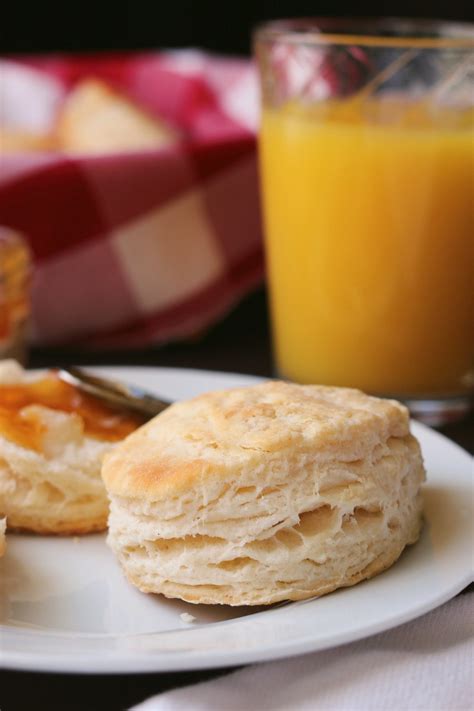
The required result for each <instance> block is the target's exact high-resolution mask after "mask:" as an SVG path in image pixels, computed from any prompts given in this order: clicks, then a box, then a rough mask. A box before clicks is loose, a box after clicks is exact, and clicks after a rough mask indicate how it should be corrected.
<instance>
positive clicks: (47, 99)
mask: <svg viewBox="0 0 474 711" xmlns="http://www.w3.org/2000/svg"><path fill="white" fill-rule="evenodd" d="M91 75H93V76H95V77H98V78H101V79H103V80H105V81H107V82H109V83H110V84H112V85H113V86H115V87H116V88H118V89H119V90H121V91H123V92H124V93H125V94H127V95H128V96H129V97H130V98H132V99H133V100H135V101H137V102H138V104H139V105H141V106H142V107H145V108H146V109H148V110H149V111H150V112H151V113H156V114H157V115H159V116H161V117H163V118H165V119H168V121H169V122H171V124H173V125H175V126H178V127H181V128H182V129H183V132H184V134H185V136H186V139H185V140H184V141H183V142H182V143H180V144H176V145H173V146H170V147H168V148H164V149H160V150H148V151H140V152H134V153H122V154H113V155H110V154H109V155H105V154H104V155H99V156H97V155H95V156H77V155H75V156H65V155H60V154H57V153H56V154H55V153H41V154H40V153H30V154H22V155H18V154H17V155H5V154H4V155H3V156H0V161H1V162H0V224H4V225H7V226H10V227H14V228H17V229H18V230H20V231H21V232H23V233H24V234H25V235H26V236H27V238H28V240H29V242H30V244H31V247H32V249H33V253H34V257H35V262H36V270H35V277H34V285H33V334H34V339H35V341H36V342H40V343H50V344H54V343H63V342H71V341H75V342H83V343H87V344H91V345H101V346H104V345H121V346H131V345H144V344H148V343H152V342H153V343H157V342H165V341H169V340H172V339H178V338H183V337H188V336H191V335H192V334H194V333H196V332H199V331H200V330H201V329H204V328H206V327H207V326H209V325H210V324H211V323H213V322H214V321H216V320H217V319H218V318H220V317H222V316H223V315H224V314H225V313H226V312H227V311H228V310H229V309H230V308H231V307H232V306H233V305H234V304H235V303H236V302H237V301H238V299H239V298H241V297H242V296H243V295H244V294H245V293H246V292H248V291H249V290H250V289H252V288H253V287H254V286H255V285H256V284H257V283H258V282H259V281H260V280H261V278H262V275H263V260H262V249H261V229H260V215H259V206H258V190H257V175H256V160H255V127H256V123H257V105H258V99H257V87H256V78H255V72H254V69H253V67H252V66H251V64H250V63H249V62H247V61H245V60H233V59H223V58H216V57H210V56H208V55H206V54H204V53H202V52H197V51H177V52H166V53H145V54H125V55H123V54H120V55H99V56H85V57H84V56H82V57H64V56H61V57H59V56H58V57H51V56H50V57H45V58H38V59H31V58H28V59H24V60H21V61H20V60H18V61H11V60H4V61H2V62H1V63H0V87H1V94H2V97H1V98H2V101H1V102H0V104H1V108H0V122H3V124H4V125H5V124H6V125H7V126H9V125H10V126H11V125H15V126H17V127H18V126H19V127H21V128H24V129H25V130H42V129H44V128H45V127H47V126H48V124H49V123H51V122H52V121H54V116H55V113H56V111H57V107H58V105H59V104H60V102H61V100H62V99H63V97H64V95H65V93H66V92H67V91H68V89H69V88H70V87H71V86H73V85H74V83H75V82H77V81H78V80H79V79H81V78H84V77H89V76H91Z"/></svg>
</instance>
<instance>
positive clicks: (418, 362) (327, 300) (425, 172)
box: [260, 100, 474, 395]
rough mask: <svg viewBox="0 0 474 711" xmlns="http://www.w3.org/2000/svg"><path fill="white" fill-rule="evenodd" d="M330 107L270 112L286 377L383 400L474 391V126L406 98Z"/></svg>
mask: <svg viewBox="0 0 474 711" xmlns="http://www.w3.org/2000/svg"><path fill="white" fill-rule="evenodd" d="M373 101H375V100H373ZM328 103H329V102H328ZM324 111H325V113H324V114H322V113H321V110H318V111H316V110H315V109H310V108H302V107H299V108H298V107H295V106H293V105H288V106H285V107H283V108H279V109H266V110H265V111H264V114H263V117H262V129H261V146H260V149H261V168H262V181H263V188H264V190H263V195H264V214H265V227H266V230H265V231H266V246H267V259H268V270H269V281H270V294H271V303H272V312H273V324H274V337H275V348H276V358H277V365H278V369H279V372H280V374H281V375H282V376H284V377H288V378H291V379H293V380H296V381H299V382H319V383H325V384H333V385H346V386H355V387H360V388H362V389H365V390H367V391H370V392H373V393H379V394H384V393H386V394H387V393H393V394H399V395H403V394H407V395H411V394H413V395H416V394H420V393H433V394H440V393H441V394H443V393H444V394H449V393H453V392H454V393H459V392H466V391H467V390H468V389H469V388H472V385H473V382H474V381H473V364H474V256H473V242H474V240H473V235H474V230H473V198H474V193H473V138H472V131H471V128H472V124H471V121H470V119H469V117H466V116H464V118H463V120H464V123H462V122H461V119H459V121H458V119H457V118H456V116H455V112H454V111H448V110H446V111H445V112H444V113H443V115H441V114H440V115H439V116H438V119H437V120H436V121H435V122H433V116H432V115H431V114H430V112H429V110H428V107H426V109H425V108H424V107H422V106H419V107H417V108H416V109H412V110H405V109H404V107H402V106H401V105H398V106H397V103H396V102H394V103H392V104H389V103H387V104H386V105H385V106H384V108H383V111H381V112H380V111H378V108H377V106H376V104H375V103H374V104H373V105H372V107H371V106H367V102H366V103H364V105H362V103H360V104H358V103H357V102H354V103H353V104H352V105H351V104H350V103H349V102H346V103H344V102H341V103H339V104H337V103H336V102H334V103H333V104H332V105H329V106H326V108H324ZM371 111H373V112H374V113H375V115H377V116H379V119H378V120H377V121H373V122H371V121H370V118H368V116H369V117H370V114H371ZM377 111H378V113H377ZM381 114H382V115H385V117H386V120H384V121H383V122H381V121H380V115H381ZM458 118H459V117H458Z"/></svg>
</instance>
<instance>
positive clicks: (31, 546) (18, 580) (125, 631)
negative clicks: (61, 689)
mask: <svg viewBox="0 0 474 711" xmlns="http://www.w3.org/2000/svg"><path fill="white" fill-rule="evenodd" d="M95 370H96V371H97V372H99V373H103V374H105V375H111V376H113V377H117V378H121V379H122V380H124V381H128V382H131V383H135V384H137V385H141V386H143V387H146V388H148V389H150V390H151V391H154V392H156V393H157V394H158V395H161V396H163V397H167V398H172V399H180V398H184V397H189V396H192V395H196V394H198V393H201V392H204V391H206V390H214V389H217V388H222V387H231V386H237V385H244V384H250V383H254V382H256V381H257V380H258V379H256V378H251V377H249V376H240V375H227V374H219V373H210V372H206V371H192V370H178V369H167V368H97V369H95ZM413 432H414V434H415V435H416V436H417V437H418V438H419V440H420V442H421V445H422V448H423V454H424V457H425V461H426V466H427V470H428V481H427V484H426V486H425V500H426V525H425V528H424V532H423V535H422V538H421V539H420V541H419V542H418V543H417V544H416V545H415V546H413V547H410V548H409V549H408V550H407V551H406V552H405V553H404V554H403V555H402V557H401V558H400V560H399V561H398V562H397V563H396V564H395V565H394V566H393V567H392V568H391V569H390V570H388V571H386V572H385V573H383V574H382V575H379V576H378V577H376V578H374V579H372V580H370V581H367V582H365V583H360V584H359V585H356V586H355V587H353V588H346V589H344V590H339V591H337V592H335V593H332V594H331V595H327V596H326V597H322V598H320V599H312V600H307V601H304V602H299V603H291V604H287V605H283V606H280V607H275V608H271V609H267V610H265V609H262V608H259V609H252V608H225V607H219V606H216V607H211V606H195V605H189V604H186V603H182V602H179V601H171V600H166V599H165V598H162V597H160V596H153V595H145V594H142V593H140V592H139V591H138V590H136V589H135V588H133V587H132V586H131V585H130V584H128V583H127V582H126V580H125V579H124V578H123V576H122V574H121V572H120V570H119V568H118V565H117V563H116V562H115V560H114V557H113V555H112V553H111V552H110V551H109V549H108V548H107V546H106V545H105V536H102V535H94V536H85V537H82V538H80V539H78V538H76V539H72V538H47V537H33V536H19V535H18V536H14V535H10V536H8V547H7V553H6V556H5V557H4V558H3V559H2V560H1V561H0V622H1V625H0V663H1V666H3V667H4V668H11V669H29V670H42V671H64V672H66V671H69V672H103V673H106V672H122V673H123V672H148V671H172V670H184V669H198V668H206V667H220V666H226V665H237V664H245V663H248V662H255V661H264V660H269V659H276V658H278V657H287V656H291V655H295V654H301V653H303V652H310V651H315V650H319V649H324V648H327V647H334V646H336V645H339V644H343V643H345V642H350V641H353V640H356V639H360V638H362V637H366V636H368V635H371V634H374V633H376V632H381V631H383V630H386V629H389V628H390V627H394V626H395V625H398V624H401V623H402V622H407V621H409V620H412V619H414V618H415V617H418V616H419V615H422V614H423V613H425V612H427V611H428V610H431V609H433V608H434V607H436V606H437V605H441V604H442V603H443V602H445V601H446V600H449V598H451V597H453V595H455V594H456V593H458V592H459V591H460V590H462V589H463V588H464V587H465V586H466V585H468V584H469V583H470V582H471V581H472V579H473V575H472V565H473V561H472V541H473V520H474V515H473V503H472V459H471V457H470V456H469V455H468V454H467V453H466V452H465V451H464V450H462V449H461V448H460V447H458V446H457V445H455V444H453V443H452V442H451V441H449V440H448V439H446V438H445V437H442V436H441V435H440V434H438V433H436V432H434V431H432V430H430V429H428V428H426V427H423V426H422V425H420V424H417V423H414V424H413ZM183 612H188V613H190V614H192V615H194V617H195V618H196V620H195V622H193V623H192V624H189V623H185V622H183V621H182V620H181V617H180V614H181V613H183Z"/></svg>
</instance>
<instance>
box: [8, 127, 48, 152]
mask: <svg viewBox="0 0 474 711" xmlns="http://www.w3.org/2000/svg"><path fill="white" fill-rule="evenodd" d="M54 147H55V144H54V137H53V136H52V135H51V134H48V133H32V132H31V131H30V132H28V131H24V130H18V129H9V128H2V127H0V155H1V154H2V153H31V152H32V151H34V152H38V151H50V150H53V149H54Z"/></svg>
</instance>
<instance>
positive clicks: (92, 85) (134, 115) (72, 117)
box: [56, 79, 177, 153]
mask: <svg viewBox="0 0 474 711" xmlns="http://www.w3.org/2000/svg"><path fill="white" fill-rule="evenodd" d="M56 136H57V140H58V145H59V148H60V150H64V151H66V152H69V153H78V152H79V153H80V152H85V153H107V152H116V151H117V152H119V151H130V150H142V149H156V148H162V147H163V146H166V145H168V144H170V143H172V142H173V141H175V140H176V138H177V134H176V132H175V131H174V130H173V129H171V128H170V127H169V126H168V125H167V124H165V123H164V122H163V121H161V120H159V119H157V118H155V117H152V116H150V115H148V114H147V113H145V112H144V111H142V110H141V109H139V108H138V107H137V106H135V104H133V103H132V102H131V101H129V100H128V99H127V98H125V97H124V96H122V95H121V94H119V93H118V92H116V91H114V90H113V89H111V88H109V87H108V86H107V85H106V84H104V83H103V82H101V81H99V80H96V79H85V80H83V81H81V82H80V83H79V84H77V86H76V87H75V88H74V89H73V90H72V91H71V92H70V94H69V95H68V97H67V98H66V100H65V102H64V105H63V107H62V109H61V111H60V113H59V117H58V121H57V124H56Z"/></svg>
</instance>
